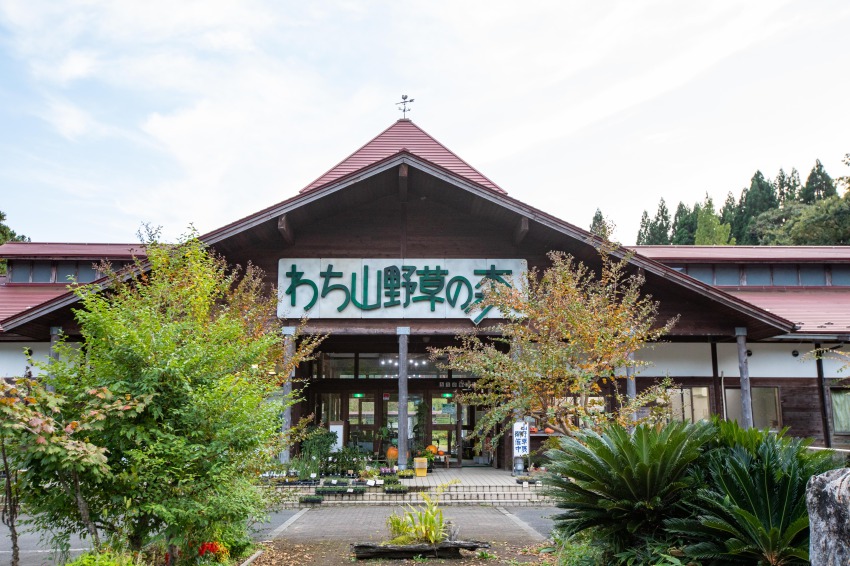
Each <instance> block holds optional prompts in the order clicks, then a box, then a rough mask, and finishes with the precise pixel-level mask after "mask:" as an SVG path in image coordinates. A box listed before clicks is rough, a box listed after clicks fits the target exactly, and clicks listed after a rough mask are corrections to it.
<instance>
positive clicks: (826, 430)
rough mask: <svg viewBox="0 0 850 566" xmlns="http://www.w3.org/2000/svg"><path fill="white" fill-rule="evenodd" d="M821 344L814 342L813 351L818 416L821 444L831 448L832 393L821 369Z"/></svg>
mask: <svg viewBox="0 0 850 566" xmlns="http://www.w3.org/2000/svg"><path fill="white" fill-rule="evenodd" d="M820 349H821V345H820V344H818V343H816V344H815V351H816V352H817V357H816V358H815V364H816V367H817V372H818V390H819V391H818V397H819V398H820V418H821V423H822V425H821V426H822V427H823V445H824V446H825V447H827V448H832V430H831V427H830V422H832V418H831V417H832V414H831V413H832V397H831V395H832V393H831V392H830V390H829V385H828V384H827V382H826V379H825V378H824V371H823V356H822V352H821V351H820Z"/></svg>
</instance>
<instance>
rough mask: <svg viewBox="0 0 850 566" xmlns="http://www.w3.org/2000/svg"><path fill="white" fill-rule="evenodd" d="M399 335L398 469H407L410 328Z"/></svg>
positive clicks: (398, 328)
mask: <svg viewBox="0 0 850 566" xmlns="http://www.w3.org/2000/svg"><path fill="white" fill-rule="evenodd" d="M396 334H398V469H399V470H406V469H407V451H408V450H409V447H408V445H407V437H408V431H407V342H408V338H409V336H410V327H409V326H399V327H397V328H396Z"/></svg>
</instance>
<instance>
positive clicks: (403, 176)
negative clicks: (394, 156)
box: [398, 163, 407, 202]
mask: <svg viewBox="0 0 850 566" xmlns="http://www.w3.org/2000/svg"><path fill="white" fill-rule="evenodd" d="M398 200H400V201H401V202H407V163H402V164H401V165H399V166H398Z"/></svg>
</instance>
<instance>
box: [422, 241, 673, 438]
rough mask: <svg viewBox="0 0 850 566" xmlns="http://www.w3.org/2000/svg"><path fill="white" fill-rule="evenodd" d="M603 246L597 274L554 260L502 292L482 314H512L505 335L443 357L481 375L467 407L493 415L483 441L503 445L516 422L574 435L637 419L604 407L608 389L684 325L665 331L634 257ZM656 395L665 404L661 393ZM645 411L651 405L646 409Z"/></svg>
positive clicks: (469, 341)
mask: <svg viewBox="0 0 850 566" xmlns="http://www.w3.org/2000/svg"><path fill="white" fill-rule="evenodd" d="M612 253H618V254H619V253H621V252H620V250H619V249H616V248H612V247H609V245H606V246H603V247H602V248H601V249H600V267H599V272H598V273H596V272H595V271H594V270H593V269H591V268H589V267H587V266H585V265H584V264H582V263H581V262H577V261H576V260H575V259H573V258H572V257H571V256H569V255H565V254H563V253H560V252H551V253H550V254H549V258H550V260H551V263H552V265H551V266H550V267H549V268H548V269H546V270H545V271H543V272H542V273H541V272H538V271H537V270H531V271H529V272H528V274H527V276H526V277H525V278H524V279H523V280H522V281H521V282H518V283H521V285H518V286H516V287H508V286H506V285H500V284H493V285H491V286H489V287H486V288H485V289H484V291H483V293H484V299H483V302H482V303H481V307H482V308H483V307H485V306H492V307H495V308H496V309H498V310H499V311H500V312H502V313H507V314H506V320H505V322H503V323H502V324H500V325H499V326H498V331H499V334H500V336H499V337H497V338H492V339H489V340H486V339H482V338H480V337H479V336H478V335H476V334H468V335H463V336H461V337H460V340H461V345H460V346H453V347H447V348H439V349H434V350H433V351H432V354H433V356H434V357H435V359H436V358H437V357H439V356H445V357H446V362H445V363H444V366H445V367H447V368H451V369H452V370H456V371H460V372H468V373H472V374H475V375H477V376H479V379H478V380H477V381H476V384H475V386H474V388H473V390H472V392H470V393H468V394H465V395H463V396H462V402H463V403H464V404H469V405H476V406H483V407H484V408H485V414H484V416H483V418H481V419H480V420H479V422H478V423H477V427H478V428H477V430H476V431H475V435H476V436H477V437H478V438H479V439H480V438H483V437H484V436H492V437H494V438H495V437H498V436H499V428H500V426H501V425H502V423H503V422H504V421H505V420H506V419H509V418H521V417H526V416H528V417H534V418H535V419H537V422H538V426H540V427H551V428H552V429H554V430H555V431H558V432H567V431H569V430H571V429H573V428H575V427H576V426H579V425H583V426H586V425H587V424H589V423H593V422H599V421H605V420H609V419H611V418H618V419H624V420H625V419H627V418H628V417H627V416H626V415H628V414H629V413H631V412H632V411H631V410H630V411H629V412H628V413H623V412H621V413H620V414H619V415H618V416H614V417H612V416H611V415H608V414H605V413H604V408H602V407H600V406H599V405H598V404H595V403H594V401H593V399H592V397H595V396H598V395H600V391H601V385H602V384H605V383H614V384H616V379H618V378H621V377H624V376H625V375H626V368H631V369H634V368H638V367H641V365H642V363H641V362H639V361H635V360H634V359H632V358H633V357H632V356H631V354H633V353H634V352H636V351H637V350H639V349H641V348H642V347H644V346H645V345H646V344H647V343H648V342H652V341H654V340H656V339H657V338H659V337H660V336H662V335H664V334H665V333H666V332H667V331H668V330H669V329H670V328H671V326H672V325H673V323H674V321H672V320H671V321H668V322H667V323H666V324H663V325H661V326H658V325H656V324H655V319H656V314H657V308H658V305H657V303H656V302H654V301H653V300H652V298H651V297H649V296H646V295H643V294H642V293H641V286H642V285H643V278H642V276H641V275H639V274H637V273H634V272H630V268H629V262H628V255H626V256H625V257H624V258H623V259H615V258H614V256H612ZM651 395H656V396H657V395H658V392H657V391H653V392H652V393H651ZM638 402H642V401H638Z"/></svg>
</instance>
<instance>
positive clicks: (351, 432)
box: [348, 393, 375, 454]
mask: <svg viewBox="0 0 850 566" xmlns="http://www.w3.org/2000/svg"><path fill="white" fill-rule="evenodd" d="M348 443H349V445H351V446H354V447H356V448H358V449H359V450H360V451H361V452H366V453H367V454H374V452H375V394H374V393H349V394H348Z"/></svg>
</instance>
